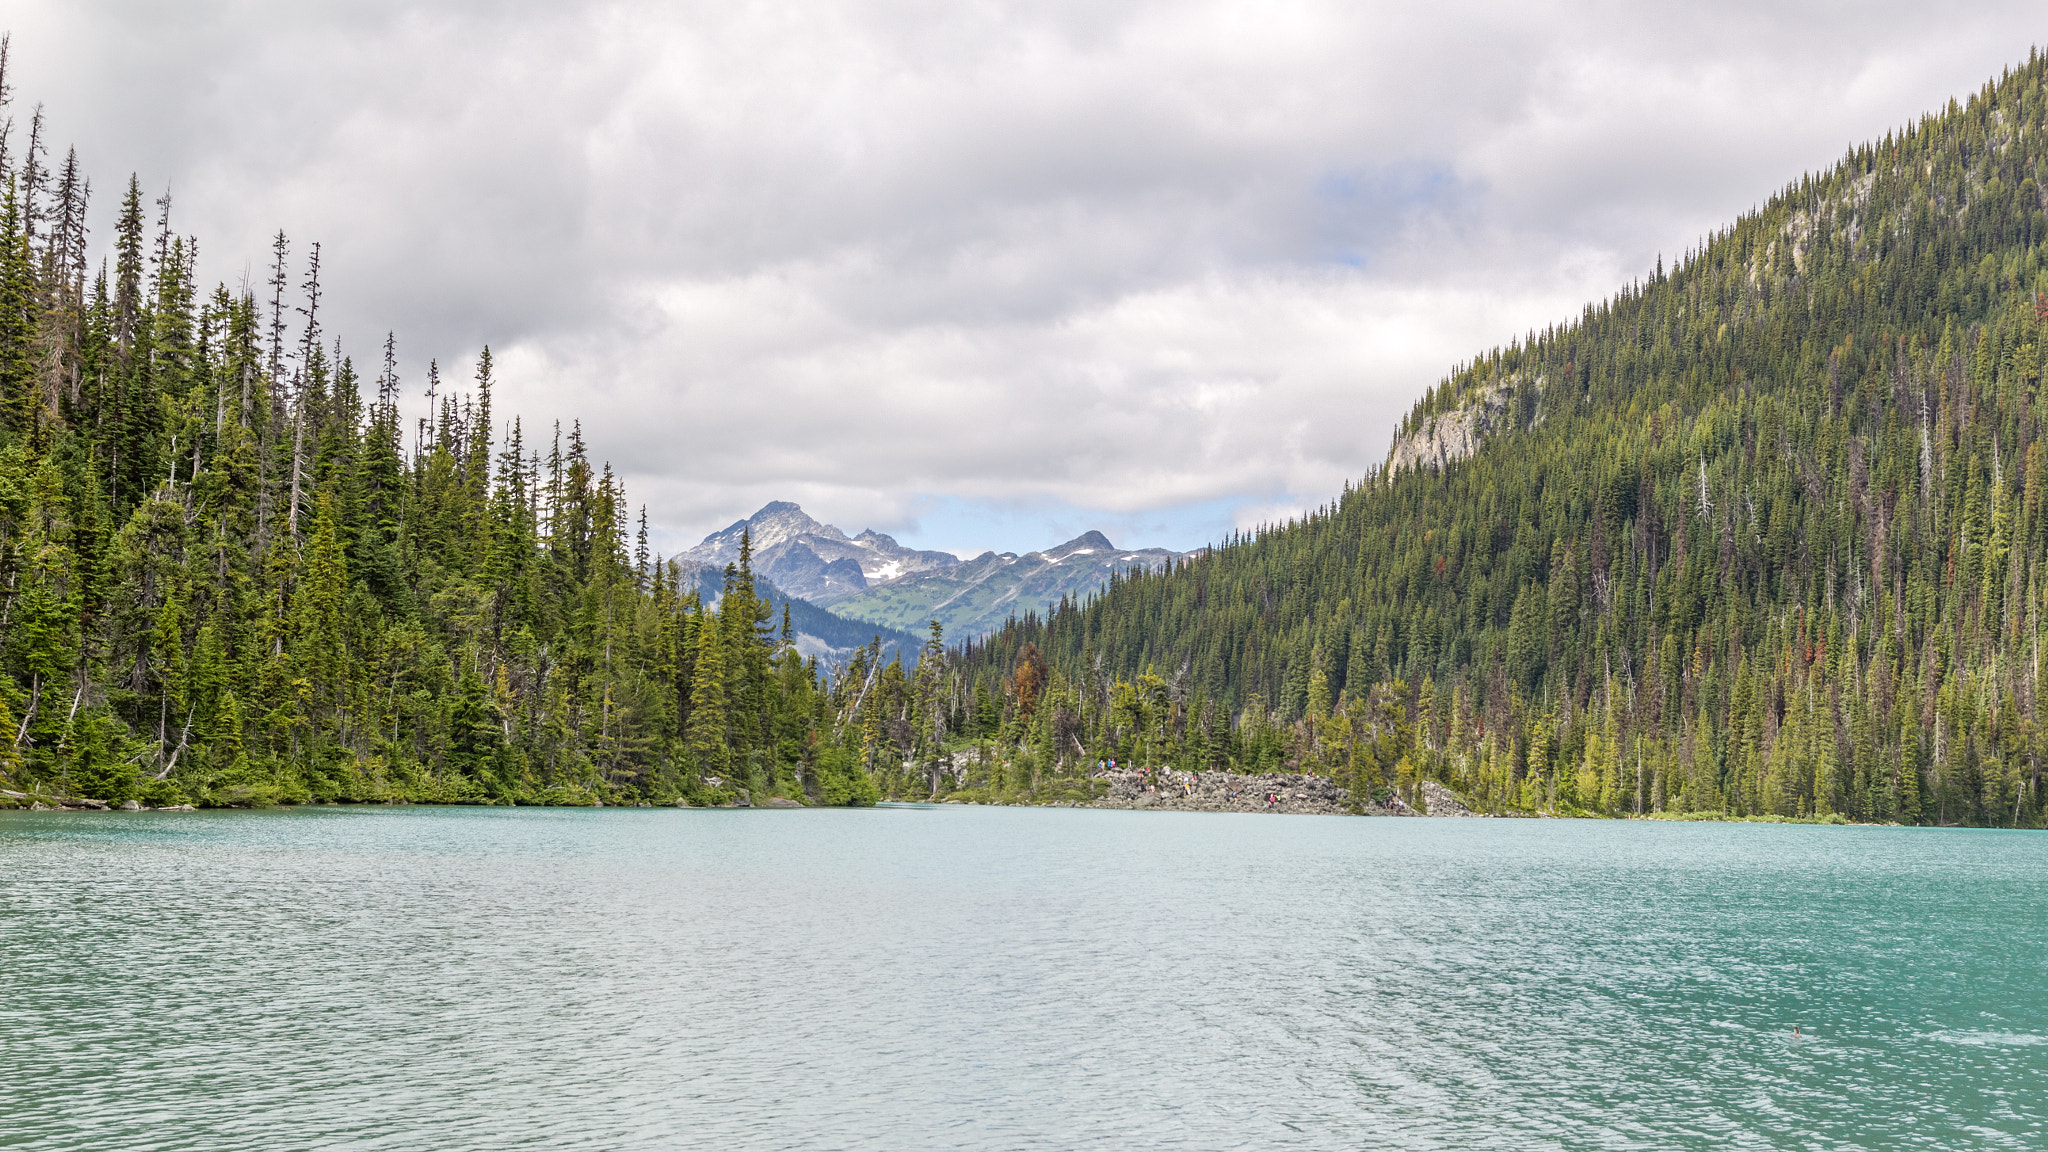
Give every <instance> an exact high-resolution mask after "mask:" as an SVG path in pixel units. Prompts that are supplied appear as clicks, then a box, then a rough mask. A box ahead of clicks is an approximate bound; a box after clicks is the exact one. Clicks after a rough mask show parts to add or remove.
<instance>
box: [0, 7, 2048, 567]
mask: <svg viewBox="0 0 2048 1152" xmlns="http://www.w3.org/2000/svg"><path fill="white" fill-rule="evenodd" d="M2033 17H2034V13H2033V12H2032V10H2031V8H2029V7H2022V6H2020V5H2018V4H1995V5H1984V6H1978V7H1975V8H1973V9H1972V10H1971V11H1970V12H1969V13H1967V14H1962V15H1957V14H1955V13H1949V14H1945V15H1944V16H1943V17H1942V18H1941V19H1939V20H1930V19H1928V18H1926V15H1925V13H1924V11H1923V10H1922V9H1921V8H1919V7H1918V6H1907V5H1905V4H1886V5H1878V6H1875V7H1870V6H1862V7H1859V8H1858V9H1856V10H1855V11H1854V12H1844V11H1843V10H1841V9H1840V8H1839V6H1836V5H1823V4H1815V5H1798V4H1770V5H1763V4H1734V5H1717V6H1699V5H1696V6H1686V7H1683V8H1670V9H1667V8H1664V7H1656V8H1652V7H1648V6H1642V5H1624V4H1605V3H1570V4H1567V3H1559V4H1551V5H1521V4H1518V5H1497V6H1484V5H1431V6H1426V7H1424V6H1416V5H1395V4H1378V5H1373V4H1346V3H1336V2H1329V3H1325V2H1307V0H1302V2H1295V3H1273V2H1270V0H1269V2H1265V3H1259V4H1251V3H1215V2H1212V3H1172V4H1168V3H1142V2H1139V3H1126V4H1117V5H1103V4H1099V3H1079V2H1071V3H1035V4H1029V5H1025V4H1000V3H982V4H964V5H963V4H958V3H939V2H936V0H932V2H915V3H912V2H904V3H865V4H863V3H847V4H832V5H824V4H817V5H786V4H784V5H775V4H765V3H701V4H688V5H669V4H654V3H611V4H592V5H580V6H578V5H562V4H540V3H528V4H510V5H507V4H488V5H487V4H471V5H462V4H453V5H441V6H435V7H433V8H431V9H429V8H424V7H420V6H417V5H413V4H399V3H354V4H339V5H330V6H325V7H322V8H319V9H317V10H315V9H314V8H313V7H311V6H267V7H255V6H249V5H245V4H230V3H204V2H195V3H191V4H185V5H177V6H163V5H158V4H91V3H85V4H66V5H63V6H57V5H37V6H32V7H28V8H23V9H20V10H17V11H15V12H14V13H13V14H12V15H10V16H9V17H8V21H7V22H8V25H9V26H10V27H11V28H12V29H13V31H14V33H15V45H14V46H15V63H16V68H15V75H14V79H15V81H16V83H17V86H18V91H19V94H20V96H22V97H24V98H25V99H26V101H27V102H29V103H33V102H35V101H38V100H40V101H44V102H46V103H47V104H48V106H49V111H50V116H51V130H52V134H53V137H54V138H55V139H58V140H60V141H62V140H76V141H77V142H78V144H79V145H80V149H81V155H82V159H83V160H84V161H85V163H86V166H87V168H88V169H89V170H90V171H92V172H93V173H95V175H96V181H95V183H96V187H97V189H98V204H97V209H98V212H97V217H98V219H99V220H100V221H102V223H100V224H99V226H98V231H99V234H100V235H101V237H102V238H104V237H105V234H106V233H107V232H108V231H109V230H110V229H109V227H108V226H107V224H106V223H105V221H108V220H110V218H111V212H112V209H113V207H114V201H115V199H116V195H117V192H118V184H119V182H120V180H121V179H122V178H123V177H124V176H125V174H126V172H127V170H128V169H129V168H131V167H132V168H134V169H135V170H137V171H139V172H140V174H141V176H142V179H143V182H144V186H145V187H146V188H148V189H149V190H150V191H151V193H152V194H154V192H155V191H156V190H158V189H160V188H161V187H163V186H164V185H165V184H169V185H170V186H171V187H172V188H173V189H174V190H175V192H176V194H177V215H176V219H177V222H178V224H179V226H180V228H181V229H182V230H186V231H190V232H194V233H197V234H198V235H199V236H200V237H201V239H202V245H203V254H204V257H205V260H206V267H207V269H208V271H209V272H210V273H211V274H213V275H215V276H218V277H220V278H222V279H226V280H229V281H230V282H232V281H234V280H235V279H236V278H238V277H239V276H240V275H241V274H242V273H243V271H244V269H248V271H249V275H250V278H251V279H252V280H254V281H260V280H261V278H262V275H263V273H262V269H261V266H262V263H263V261H264V260H265V258H266V255H267V246H266V243H265V239H266V237H267V236H268V235H269V234H270V233H271V232H272V231H274V230H275V229H278V228H283V229H284V230H286V231H287V232H288V233H290V234H291V235H292V236H293V237H294V238H295V240H297V241H298V242H299V243H298V249H299V250H300V251H301V252H303V249H304V243H305V242H306V241H311V240H314V239H318V240H321V241H323V242H324V251H325V256H326V265H327V269H328V289H329V295H328V300H329V301H330V305H331V315H330V317H329V320H330V324H329V327H330V330H332V331H335V332H338V333H341V334H342V335H343V336H344V338H345V339H346V340H347V341H348V343H349V345H350V346H351V347H352V348H353V349H356V350H358V351H359V352H360V353H363V354H368V353H369V352H370V351H371V350H372V349H373V348H374V347H375V345H376V344H377V343H378V342H379V341H380V340H381V337H382V334H383V332H384V331H385V329H387V328H392V329H396V330H397V332H398V335H399V341H400V349H401V352H402V353H403V354H404V355H405V358H406V372H407V377H408V381H409V383H411V384H413V385H415V386H416V385H418V384H420V383H421V382H423V378H424V371H423V367H424V363H425V361H426V359H427V358H428V357H438V358H439V359H440V360H441V361H442V362H443V364H444V367H446V368H447V372H446V375H449V376H453V377H455V378H458V379H460V378H463V377H466V376H467V372H468V369H467V367H466V366H467V364H468V362H469V360H470V359H471V358H472V357H473V356H474V353H475V350H476V348H477V347H478V346H480V345H481V344H483V343H485V342H487V341H488V342H489V343H490V344H492V346H493V347H494V349H495V350H496V351H497V353H498V354H499V360H500V364H501V366H502V376H503V379H504V381H505V384H506V387H505V391H504V393H503V400H502V402H501V410H504V411H519V412H523V413H525V414H526V415H527V416H528V417H529V422H528V433H529V441H530V442H531V441H533V440H536V439H538V438H539V436H540V431H539V429H540V428H541V427H544V425H545V423H546V421H549V420H552V419H555V418H562V419H564V420H567V419H571V418H577V417H580V418H581V419H582V420H583V422H584V425H585V431H586V435H587V438H588V440H589V442H590V444H591V446H592V449H593V451H595V452H596V453H597V454H599V455H601V456H605V457H608V458H610V459H612V460H613V461H614V462H615V463H616V464H617V465H618V467H619V469H620V471H621V473H622V474H623V475H624V476H625V478H626V479H627V481H628V484H629V486H630V488H631V490H632V492H633V493H634V495H635V496H636V497H637V498H641V499H645V500H646V501H647V502H648V504H649V505H650V512H651V514H652V516H653V518H654V519H655V520H656V521H657V523H659V524H661V525H662V526H663V527H664V529H665V533H664V536H665V539H667V540H668V541H670V542H675V541H678V540H682V539H686V538H690V537H694V536H695V535H698V534H701V533H702V532H704V531H708V530H710V529H711V528H714V527H718V526H721V525H723V524H724V523H727V522H730V520H732V519H733V518H734V517H736V516H739V515H743V514H745V513H747V512H749V511H751V510H752V509H753V508H754V507H757V506H758V505H759V504H760V503H762V502H764V501H766V500H768V499H771V498H782V499H795V500H798V501H800V502H802V503H803V504H804V505H805V506H806V507H807V508H808V509H810V510H812V511H813V512H814V513H815V514H818V515H820V516H821V517H823V518H826V519H830V520H833V521H835V522H838V523H841V524H842V526H845V527H847V528H849V529H858V528H860V527H866V526H873V527H876V528H879V529H883V530H891V529H894V530H898V531H902V532H904V534H905V535H906V537H907V538H909V539H914V540H915V539H919V525H920V524H921V523H923V521H922V519H921V517H926V516H934V517H935V518H934V519H933V521H932V522H933V524H934V525H935V527H934V528H933V531H934V532H935V533H940V534H947V533H950V534H951V536H952V537H957V541H956V540H955V539H952V538H948V539H938V538H936V537H934V538H933V539H931V540H929V541H921V542H927V543H931V544H935V545H948V544H954V543H958V544H959V546H962V547H967V548H970V549H971V548H972V547H978V546H982V545H985V544H1001V545H1006V546H1008V547H1012V548H1019V549H1021V548H1029V547H1037V546H1042V545H1045V544H1049V543H1051V542H1052V540H1051V539H1037V538H1029V539H1019V540H1009V541H993V540H985V539H971V537H974V535H975V534H974V533H973V532H972V531H969V530H967V529H964V528H963V527H962V524H963V523H964V522H965V520H966V519H971V517H966V516H965V515H964V514H963V513H962V512H961V509H962V508H972V507H981V508H984V509H987V510H988V518H989V520H990V522H991V523H998V522H999V523H1003V524H1012V525H1014V524H1017V523H1020V522H1030V523H1036V524H1040V525H1042V526H1043V528H1044V530H1045V531H1046V532H1052V531H1055V530H1059V529H1062V528H1064V527H1065V526H1068V525H1071V524H1073V523H1085V522H1086V521H1087V519H1088V518H1089V517H1091V516H1092V517H1096V518H1098V519H1099V520H1101V521H1102V522H1104V523H1116V524H1121V525H1126V526H1133V527H1132V530H1134V531H1161V532H1176V531H1178V532H1189V531H1195V532H1199V533H1201V534H1202V535H1213V534H1214V533H1215V532H1217V531H1221V530H1223V529H1224V528H1226V527H1228V526H1229V525H1231V524H1233V523H1235V524H1240V525H1242V524H1247V523H1253V522H1257V521H1258V520H1261V519H1268V518H1271V517H1273V516H1275V515H1283V514H1285V513H1286V512H1287V511H1288V510H1292V509H1298V508H1301V507H1304V506H1308V505H1312V504H1318V503H1322V502H1324V501H1326V500H1327V499H1328V498H1329V497H1330V496H1332V495H1334V493H1335V492H1336V491H1337V490H1338V488H1339V486H1340V485H1341V484H1342V483H1343V481H1344V480H1345V479H1347V478H1355V477H1357V476H1359V475H1361V474H1362V473H1363V472H1364V470H1365V469H1366V468H1367V467H1368V466H1369V465H1371V464H1373V463H1375V462H1377V461H1378V460H1379V459H1380V458H1381V457H1382V456H1383V455H1384V453H1385V449H1386V445H1387V439H1388V435H1389V434H1390V432H1391V429H1392V427H1393V425H1394V423H1395V422H1396V421H1397V420H1398V418H1399V415H1400V413H1401V412H1402V411H1403V410H1405V408H1406V407H1407V406H1408V404H1409V403H1410V402H1412V400H1413V399H1414V397H1415V396H1416V395H1418V394H1419V393H1420V392H1421V391H1422V390H1423V389H1424V388H1426V387H1427V386H1428V385H1429V384H1431V383H1432V382H1434V380H1435V379H1437V378H1438V377H1439V376H1440V375H1441V374H1442V373H1443V371H1444V370H1445V369H1446V368H1447V367H1448V366H1449V365H1451V364H1452V363H1453V362H1456V361H1459V360H1463V359H1465V358H1468V357H1469V356H1471V355H1473V354H1474V353H1477V352H1479V351H1482V350H1483V349H1484V348H1486V347H1489V346H1492V345H1494V344H1497V343H1502V342H1505V341H1507V340H1510V339H1512V338H1514V337H1515V336H1516V335H1517V334H1519V333H1521V332H1523V331H1525V330H1527V329H1529V328H1531V327H1535V326H1540V325H1542V324H1544V323H1546V322H1549V321H1552V320H1557V319H1565V318H1568V317H1570V316H1572V315H1574V314H1576V312H1577V311H1578V307H1579V305H1580V304H1581V303H1583V302H1584V301H1585V300H1587V299H1590V298H1594V297H1597V296H1600V295H1603V294H1605V293H1606V292H1608V291H1611V290H1612V289H1613V288H1615V287H1616V286H1618V285H1619V284H1621V283H1622V282H1624V281H1625V280H1627V279H1628V278H1629V277H1630V276H1633V275H1638V274H1640V273H1642V272H1644V271H1646V270H1647V268H1648V266H1649V264H1650V262H1651V261H1652V260H1653V259H1654V258H1655V256H1656V254H1658V253H1659V252H1662V253H1665V254H1667V256H1668V255H1669V254H1671V253H1675V252H1677V251H1679V250H1680V249H1682V248H1684V247H1685V246H1687V245H1689V244H1691V243H1693V242H1694V241H1696V240H1697V239H1698V238H1699V236H1700V235H1701V234H1702V233H1704V232H1706V231H1707V230H1709V229H1711V228H1713V227H1715V226H1716V225H1718V224H1721V223H1725V222H1726V221H1728V220H1729V219H1731V218H1732V217H1733V216H1734V215H1735V214H1736V213H1737V212H1740V211H1742V210H1745V209H1747V208H1748V207H1750V206H1751V205H1753V204H1755V203H1758V202H1760V201H1762V200H1763V199H1764V198H1766V197H1767V196H1768V195H1769V194H1770V193H1771V192H1772V190H1774V189H1775V188H1777V187H1779V186H1781V185H1782V184H1783V183H1784V182H1785V181H1786V180H1788V179H1791V178H1793V177H1795V176H1796V175H1797V174H1798V173H1799V172H1800V171H1802V170H1804V169H1809V168H1814V167H1818V166H1821V165H1825V164H1827V163H1829V162H1831V161H1832V160H1833V159H1834V158H1835V157H1836V156H1838V155H1839V154H1840V152H1841V150H1842V148H1843V147H1844V146H1845V145H1847V144H1848V143H1849V142H1850V141H1852V140H1859V139H1863V138H1866V137H1870V136H1873V135H1881V134H1882V133H1883V131H1884V130H1886V129H1887V128H1888V127H1892V126H1896V125H1897V124H1900V123H1902V122H1905V121H1906V120H1908V119H1910V118H1912V117H1914V116H1917V115H1918V114H1919V113H1920V112H1921V111H1923V110H1926V109H1931V108H1934V107H1936V106H1938V105H1939V104H1941V103H1943V102H1945V100H1946V99H1947V98H1948V97H1949V96H1950V95H1952V94H1958V93H1964V92H1967V91H1970V90H1972V89H1974V88H1975V87H1976V86H1977V85H1978V84H1980V83H1981V82H1982V81H1983V79H1985V78H1986V77H1988V76H1989V75H1992V74H1994V73H1995V72H1996V71H1997V70H1998V68H1999V67H2001V66H2003V65H2005V64H2007V63H2010V62H2013V61H2016V60H2018V59H2019V58H2020V57H2021V56H2022V55H2023V54H2024V52H2025V50H2026V45H2025V44H2024V43H2023V42H2021V41H2019V40H2015V39H2014V38H2013V35H2012V32H2011V30H2012V29H2014V28H2027V27H2030V26H2031V25H2032V24H2033V23H2035V22H2036V21H2035V19H2034V18H2033ZM24 113H25V108H24V107H23V106H21V105H18V106H17V108H16V114H17V118H18V119H20V118H22V117H23V115H24ZM934 501H940V502H941V503H940V504H935V503H934ZM941 504H942V505H943V507H944V508H945V509H946V510H947V511H946V512H945V514H944V515H935V514H934V513H933V511H932V510H933V509H934V508H938V507H940V506H941ZM1030 509H1038V510H1039V511H1037V512H1031V511H1028V510H1030ZM1019 510H1025V511H1019ZM1020 517H1022V518H1023V519H1022V521H1020V519H1019V518H1020ZM1033 517H1036V519H1035V520H1034V519H1032V518H1033ZM1191 517H1192V519H1191ZM1147 526H1149V527H1147ZM1200 541H1201V536H1197V537H1196V538H1184V539H1164V538H1159V539H1150V540H1140V541H1136V543H1167V544H1174V545H1178V546H1190V545H1193V544H1196V543H1199V542H1200ZM1119 542H1122V541H1121V540H1120V541H1119Z"/></svg>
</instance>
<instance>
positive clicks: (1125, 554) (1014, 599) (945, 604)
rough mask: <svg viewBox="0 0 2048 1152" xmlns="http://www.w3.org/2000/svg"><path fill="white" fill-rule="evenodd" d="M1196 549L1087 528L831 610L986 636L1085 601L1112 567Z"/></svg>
mask: <svg viewBox="0 0 2048 1152" xmlns="http://www.w3.org/2000/svg"><path fill="white" fill-rule="evenodd" d="M1194 555H1196V553H1194V552H1174V551H1170V550H1168V549H1165V548H1137V549H1130V550H1126V549H1121V548H1118V547H1117V546H1116V545H1115V544H1113V543H1111V542H1110V540H1109V537H1107V536H1104V535H1103V534H1102V533H1100V532H1084V533H1082V534H1081V535H1079V536H1076V537H1075V538H1073V539H1072V540H1069V541H1067V542H1066V543H1064V544H1061V545H1059V546H1058V547H1055V548H1048V549H1046V550H1045V551H1043V552H1026V553H1024V554H1023V555H1022V556H1019V555H1017V554H1016V553H1014V552H983V553H982V554H981V555H979V556H976V557H975V558H974V559H972V560H968V561H966V562H964V563H961V564H958V565H955V566H953V567H950V568H941V569H934V570H932V571H927V572H918V573H914V574H912V575H909V576H904V577H901V578H899V579H897V580H893V581H891V582H889V583H887V584H882V585H879V586H877V587H873V588H870V589H868V590H867V591H865V592H861V593H859V594H857V595H854V596H850V597H847V598H846V599H844V600H840V601H837V602H836V603H834V604H833V605H832V611H834V612H837V613H838V614H839V615H841V616H845V617H848V618H850V619H854V620H863V621H867V622H869V623H872V624H879V625H883V626H885V627H889V628H900V629H902V630H904V631H906V632H915V631H916V630H917V629H919V628H921V627H924V626H925V624H926V623H927V622H928V621H931V620H934V619H936V620H937V621H938V622H939V623H940V624H942V625H944V626H945V629H946V635H947V636H948V637H950V638H952V639H956V640H965V639H970V638H973V637H979V636H985V635H987V634H988V633H990V632H993V631H995V630H996V629H998V628H1001V627H1002V626H1003V624H1004V622H1006V621H1008V620H1009V619H1010V618H1011V617H1013V616H1016V617H1022V616H1025V615H1027V614H1029V613H1034V612H1035V613H1037V614H1038V615H1040V616H1043V615H1045V614H1046V612H1047V610H1048V609H1050V608H1052V607H1053V606H1054V605H1056V604H1058V603H1059V602H1060V599H1061V598H1062V597H1072V598H1073V599H1074V600H1076V601H1079V600H1082V599H1084V598H1086V597H1087V596H1088V595H1090V594H1091V593H1094V592H1096V591H1098V590H1100V589H1101V588H1102V587H1103V586H1104V585H1107V584H1108V583H1109V578H1110V576H1111V575H1112V574H1116V573H1126V572H1131V571H1133V570H1137V569H1143V570H1145V571H1148V572H1157V571H1160V570H1162V569H1164V568H1166V567H1167V566H1169V565H1171V564H1172V563H1174V562H1175V561H1177V560H1185V559H1187V558H1188V557H1190V556H1194Z"/></svg>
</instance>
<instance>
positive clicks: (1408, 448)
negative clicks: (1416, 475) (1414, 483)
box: [1387, 372, 1544, 474]
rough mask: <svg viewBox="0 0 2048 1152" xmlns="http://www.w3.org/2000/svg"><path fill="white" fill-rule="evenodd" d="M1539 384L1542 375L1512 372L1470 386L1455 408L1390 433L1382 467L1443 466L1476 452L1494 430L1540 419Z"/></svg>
mask: <svg viewBox="0 0 2048 1152" xmlns="http://www.w3.org/2000/svg"><path fill="white" fill-rule="evenodd" d="M1543 386H1544V380H1543V377H1541V376H1534V377H1530V376H1524V375H1523V374H1522V373H1519V372H1516V373H1512V374H1510V375H1507V376H1503V377H1501V378H1500V379H1498V380H1495V381H1494V382H1492V383H1490V384H1485V385H1482V386H1480V387H1478V388H1474V389H1472V390H1471V391H1469V392H1467V393H1465V395H1464V396H1463V397H1462V398H1461V399H1460V400H1459V402H1458V406H1457V407H1456V408H1454V409H1452V410H1450V411H1449V412H1439V413H1437V414H1436V415H1434V416H1427V417H1424V418H1423V420H1422V423H1421V425H1420V426H1418V427H1417V428H1415V429H1414V430H1413V431H1411V432H1409V433H1407V434H1406V435H1403V436H1397V437H1395V438H1394V447H1393V450H1392V451H1391V452H1390V453H1388V455H1387V471H1388V472H1389V473H1390V474H1391V473H1394V472H1398V471H1400V470H1401V469H1403V468H1422V467H1427V468H1442V467H1443V466H1444V465H1446V464H1449V463H1450V462H1451V461H1453V460H1462V459H1464V458H1465V457H1467V456H1470V455H1472V454H1473V453H1474V452H1477V451H1478V450H1479V445H1480V444H1481V443H1482V442H1484V441H1485V440H1486V438H1487V437H1489V436H1492V435H1494V434H1495V433H1498V432H1504V431H1506V430H1508V429H1509V428H1516V427H1533V426H1534V425H1536V424H1540V423H1542V422H1543V413H1542V405H1541V400H1542V398H1543Z"/></svg>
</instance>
